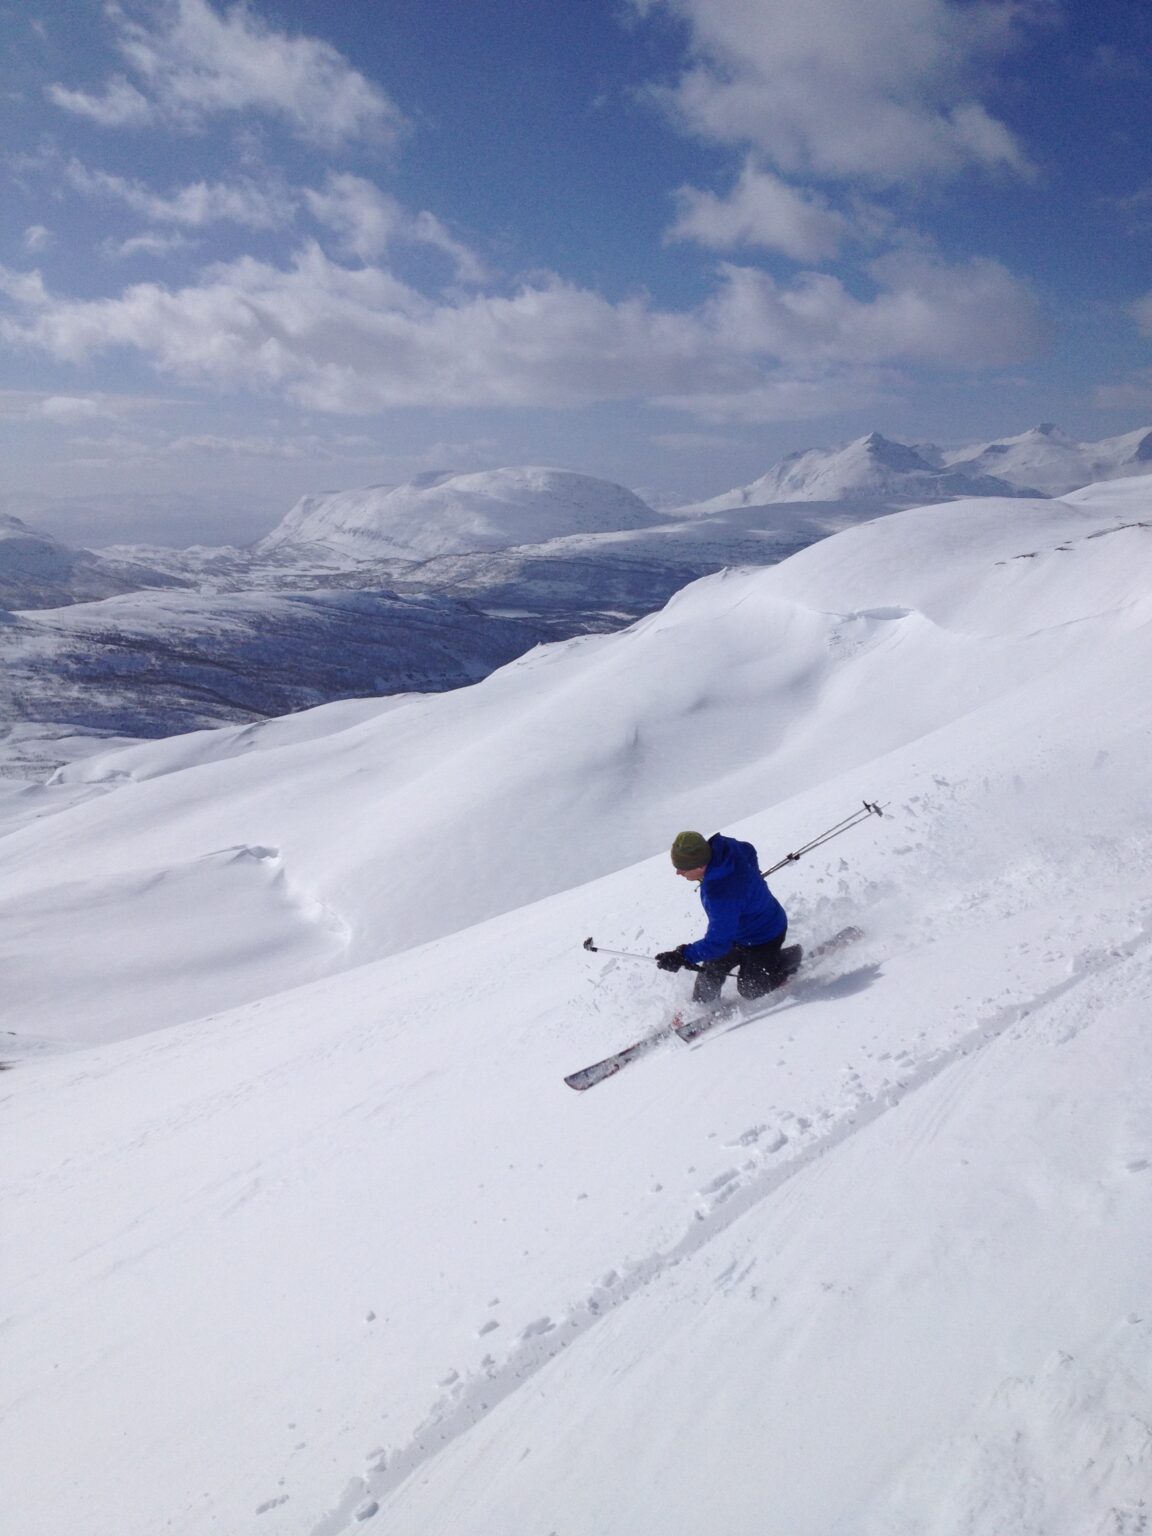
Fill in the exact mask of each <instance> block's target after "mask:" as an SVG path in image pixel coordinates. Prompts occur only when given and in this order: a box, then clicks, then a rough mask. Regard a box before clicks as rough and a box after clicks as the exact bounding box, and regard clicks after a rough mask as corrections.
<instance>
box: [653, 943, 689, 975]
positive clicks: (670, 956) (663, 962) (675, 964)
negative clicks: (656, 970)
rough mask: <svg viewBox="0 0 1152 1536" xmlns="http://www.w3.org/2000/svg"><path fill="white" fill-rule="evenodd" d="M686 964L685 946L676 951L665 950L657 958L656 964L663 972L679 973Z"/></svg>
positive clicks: (680, 946)
mask: <svg viewBox="0 0 1152 1536" xmlns="http://www.w3.org/2000/svg"><path fill="white" fill-rule="evenodd" d="M684 963H685V961H684V946H683V944H681V945H679V946H678V947H677V948H676V949H665V950H663V951H662V952H661V953H660V954H658V955H657V956H656V964H657V965H658V966H659V967H660V969H661V970H662V971H678V970H679V969H680V967H681V966H682V965H683V964H684Z"/></svg>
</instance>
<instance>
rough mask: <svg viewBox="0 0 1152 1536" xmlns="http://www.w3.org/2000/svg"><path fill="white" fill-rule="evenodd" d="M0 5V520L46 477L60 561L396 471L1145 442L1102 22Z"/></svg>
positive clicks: (1115, 41) (685, 490) (1150, 195)
mask: <svg viewBox="0 0 1152 1536" xmlns="http://www.w3.org/2000/svg"><path fill="white" fill-rule="evenodd" d="M0 21H2V22H3V38H4V41H3V43H2V44H0V49H2V54H0V56H2V57H3V60H4V88H3V92H2V99H0V105H2V108H3V113H4V124H3V127H4V136H3V143H4V146H5V148H4V151H3V157H2V174H3V178H4V203H5V209H6V217H5V219H4V220H3V223H2V225H0V366H2V368H3V376H2V378H0V433H2V434H3V442H4V461H5V463H6V465H7V473H6V476H5V482H4V483H3V485H0V494H4V495H6V496H7V500H0V507H7V508H8V509H9V510H20V509H21V508H25V509H26V510H27V515H28V516H29V518H30V520H32V521H35V515H34V509H35V507H36V505H37V503H36V500H35V498H36V497H37V496H42V497H48V498H64V497H72V498H77V497H84V498H87V502H88V508H89V510H88V511H87V512H86V514H85V515H86V516H87V517H88V518H89V520H90V540H89V541H90V542H93V543H98V542H100V541H101V538H103V537H105V536H107V537H116V538H121V537H124V536H125V535H126V533H127V532H128V531H129V530H128V528H127V527H126V526H125V525H126V524H127V523H129V522H130V521H133V520H134V523H135V526H136V527H137V528H138V531H139V532H140V535H141V536H142V537H159V538H163V539H164V541H165V542H173V543H184V542H190V541H191V540H192V539H199V538H209V539H212V538H220V537H224V536H226V535H228V534H232V535H233V536H234V537H236V538H238V539H241V538H246V537H251V536H254V534H256V533H257V532H259V531H261V530H262V529H263V528H264V527H266V526H269V525H270V524H271V523H272V522H273V521H275V520H276V519H277V518H278V517H279V516H280V515H281V514H282V513H283V512H284V511H285V510H287V507H288V505H290V504H291V502H292V501H293V500H295V499H296V497H297V496H298V495H300V494H305V493H312V492H316V491H323V490H329V489H340V488H344V487H347V486H353V485H363V484H368V483H375V482H389V481H397V480H403V479H406V478H408V477H409V476H410V475H412V474H415V473H420V472H422V471H425V470H428V469H433V468H436V469H476V468H485V467H489V466H493V465H497V464H508V463H540V462H546V463H555V464H565V465H568V466H570V467H572V468H576V469H580V470H584V471H586V472H588V473H591V474H598V475H603V476H605V477H607V478H610V479H613V480H618V481H621V482H622V483H624V484H628V485H631V486H634V487H637V488H640V489H641V490H642V491H651V492H653V493H660V494H662V495H668V496H673V497H675V496H679V497H682V498H684V499H687V498H689V497H702V496H706V495H711V494H714V493H717V492H719V491H721V490H725V489H728V488H730V487H731V486H734V485H737V484H741V483H744V482H746V481H748V480H750V479H752V478H754V477H755V476H756V475H758V474H760V473H762V472H763V471H764V470H765V469H766V468H767V467H768V465H769V464H770V463H771V462H772V461H773V460H775V459H776V458H778V457H780V456H781V455H782V454H783V453H786V452H788V451H791V450H793V449H797V448H803V447H807V446H810V445H813V444H817V443H828V444H831V443H837V442H841V441H845V440H847V439H849V438H851V437H854V436H857V435H859V434H861V433H863V432H867V431H870V430H872V429H878V430H880V431H883V432H885V433H887V434H888V435H891V436H895V437H900V438H903V439H905V440H916V439H923V438H928V439H932V440H934V441H938V442H942V443H953V444H954V443H960V442H969V441H977V440H982V439H986V438H992V437H996V436H1002V435H1006V434H1010V433H1015V432H1020V431H1022V430H1024V429H1025V428H1027V427H1028V426H1030V425H1033V424H1034V423H1036V422H1038V421H1041V420H1054V421H1056V422H1057V423H1059V424H1060V425H1061V426H1062V427H1064V428H1065V430H1067V431H1069V432H1071V433H1072V434H1073V435H1076V436H1079V437H1083V438H1096V437H1103V436H1109V435H1112V434H1114V433H1119V432H1123V431H1127V430H1130V429H1133V428H1136V427H1139V426H1144V425H1147V424H1148V423H1149V422H1152V357H1150V347H1149V341H1150V338H1152V263H1150V261H1149V234H1150V232H1152V7H1149V6H1148V5H1147V4H1146V3H1145V0H995V3H993V0H805V4H803V5H798V4H796V3H795V0H546V3H544V0H372V3H370V0H342V3H341V4H339V5H332V4H331V3H330V0H252V3H250V4H246V5H235V4H221V3H217V0H120V3H101V0H54V3H53V4H51V5H47V4H44V5H40V4H37V3H35V0H33V3H31V4H29V3H28V0H23V3H21V4H19V5H17V4H14V3H10V0H0ZM113 505H115V506H116V507H118V508H119V512H118V513H117V515H116V516H112V515H111V513H110V512H108V510H107V509H108V508H109V507H111V506H113ZM69 531H70V532H72V533H75V532H76V529H75V528H71V529H70V530H69Z"/></svg>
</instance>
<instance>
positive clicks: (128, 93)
mask: <svg viewBox="0 0 1152 1536" xmlns="http://www.w3.org/2000/svg"><path fill="white" fill-rule="evenodd" d="M47 93H48V98H49V100H50V101H53V102H55V104H56V105H57V106H58V107H62V108H63V109H64V111H65V112H73V113H75V114H76V115H77V116H78V117H87V118H90V119H91V120H92V122H94V123H98V124H99V125H100V126H101V127H102V128H128V127H139V126H140V125H141V124H142V123H148V122H151V121H152V118H153V116H154V115H155V114H154V110H153V107H152V104H151V103H150V102H149V101H148V99H147V98H146V97H145V96H142V95H141V93H140V92H139V91H138V90H137V89H136V87H135V86H134V85H132V84H131V82H130V81H128V80H125V78H124V76H123V75H114V76H113V77H112V79H111V80H109V82H108V84H107V85H106V86H105V87H104V92H103V94H102V95H100V96H92V95H90V94H89V93H88V92H87V91H72V90H69V89H68V87H67V86H64V85H50V86H48V88H47Z"/></svg>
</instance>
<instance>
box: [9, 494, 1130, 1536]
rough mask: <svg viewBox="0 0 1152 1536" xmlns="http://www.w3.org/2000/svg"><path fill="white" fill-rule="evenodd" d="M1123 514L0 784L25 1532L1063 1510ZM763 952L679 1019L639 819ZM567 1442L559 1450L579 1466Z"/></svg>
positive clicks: (1050, 1515)
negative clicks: (698, 842)
mask: <svg viewBox="0 0 1152 1536" xmlns="http://www.w3.org/2000/svg"><path fill="white" fill-rule="evenodd" d="M1150 486H1152V482H1148V481H1143V482H1141V481H1134V482H1115V483H1113V484H1112V485H1110V486H1108V487H1106V488H1105V490H1104V491H1103V492H1101V493H1097V494H1092V493H1080V494H1079V495H1078V496H1077V497H1076V498H1075V499H1073V500H1069V501H1063V500H1020V499H1017V500H1013V501H1010V502H1005V501H1000V502H997V501H972V502H962V503H959V504H956V505H951V504H948V505H941V506H934V507H931V508H926V509H918V510H913V511H909V512H903V513H897V514H895V515H893V516H891V517H887V518H882V519H878V520H875V521H872V522H869V523H867V524H865V525H861V526H859V527H854V528H851V529H848V530H847V531H845V532H842V533H840V534H838V535H836V536H834V537H831V538H828V539H826V540H824V541H822V542H820V543H818V544H815V545H812V546H811V547H809V548H807V549H805V550H804V551H802V552H801V553H799V554H797V555H794V556H793V557H792V558H790V559H788V560H786V561H784V562H783V563H782V564H779V565H776V566H774V567H772V568H769V569H763V570H749V571H743V572H739V573H731V574H727V575H724V576H716V577H712V578H709V579H707V580H705V581H703V582H700V583H697V584H696V585H694V586H692V587H690V588H688V589H687V590H686V591H684V592H683V593H681V594H680V595H679V596H678V597H677V598H676V599H675V600H674V601H673V602H672V603H671V604H669V605H668V607H667V608H666V609H664V610H663V611H661V612H659V613H657V614H653V615H651V616H650V617H648V618H646V619H644V620H642V621H641V622H639V623H638V624H636V625H634V626H632V627H631V628H630V629H628V630H626V631H624V632H622V633H620V634H614V635H604V636H590V637H583V638H579V639H574V640H571V641H568V642H566V643H564V644H561V645H556V646H552V647H548V648H546V649H543V650H540V651H536V652H534V653H533V654H531V655H530V656H526V657H523V658H521V659H520V660H518V661H516V662H514V663H512V664H511V665H509V666H507V667H505V668H503V669H501V670H499V671H497V672H495V673H493V674H492V675H491V676H490V677H488V678H487V679H486V680H485V681H483V682H481V683H479V684H477V685H475V686H473V687H468V688H463V689H458V690H456V691H454V692H450V693H446V694H442V695H439V696H435V697H424V698H409V699H403V700H392V701H362V702H357V703H348V704H333V705H328V706H326V707H324V708H322V709H319V710H315V711H309V712H306V713H303V714H300V715H297V716H295V717H293V718H292V719H290V720H285V721H276V722H269V723H268V724H266V725H261V726H256V727H247V728H243V729H230V730H226V731H221V732H216V731H213V732H205V733H202V734H200V735H194V736H189V737H184V738H174V739H171V740H169V741H163V742H154V743H147V744H144V745H140V746H137V747H134V748H131V749H129V750H127V751H123V752H118V753H109V754H107V755H106V756H104V757H103V758H102V759H93V760H91V761H90V762H89V763H88V764H87V765H86V766H84V767H77V768H74V769H72V770H69V771H68V772H66V773H64V774H62V775H61V776H60V779H59V780H58V782H56V783H54V784H52V785H49V786H46V787H44V786H40V787H33V786H26V787H25V788H24V789H22V790H15V789H13V790H12V791H11V792H10V793H8V794H7V795H6V797H5V798H4V799H3V800H2V801H0V811H2V812H3V816H4V832H5V835H4V836H3V837H0V961H2V963H3V966H4V974H5V1000H6V1009H5V1014H6V1017H5V1029H6V1030H7V1031H8V1032H9V1033H8V1035H7V1041H8V1050H7V1052H6V1054H7V1055H8V1056H9V1057H10V1058H12V1059H13V1060H14V1061H15V1062H16V1063H17V1065H16V1068H15V1070H13V1071H11V1072H9V1073H7V1074H6V1075H5V1076H4V1078H3V1081H4V1087H5V1095H6V1104H5V1123H6V1127H7V1140H6V1147H5V1156H4V1158H3V1160H2V1163H0V1181H2V1192H0V1198H2V1199H3V1203H4V1211H5V1227H6V1241H5V1244H4V1245H3V1257H2V1260H0V1262H2V1263H3V1266H4V1280H3V1284H4V1292H5V1312H6V1343H5V1407H4V1411H3V1413H2V1414H0V1442H2V1446H0V1454H2V1455H3V1459H4V1464H5V1466H6V1468H7V1469H8V1472H7V1478H6V1483H7V1487H6V1494H5V1502H6V1510H7V1514H8V1518H9V1521H10V1523H11V1524H12V1528H13V1529H14V1530H18V1531H21V1532H23V1531H28V1532H38V1531H41V1530H48V1529H53V1530H62V1531H70V1532H71V1531H75V1532H81V1531H82V1532H83V1533H84V1536H154V1533H155V1532H156V1531H159V1530H165V1531H169V1532H171V1533H173V1536H203V1532H205V1531H206V1530H209V1529H216V1530H221V1531H225V1532H228V1533H229V1536H232V1533H246V1532H253V1533H254V1536H255V1533H267V1536H345V1533H351V1532H353V1531H357V1532H358V1531H362V1530H363V1531H373V1530H380V1531H388V1532H390V1533H395V1536H444V1533H445V1532H452V1533H454V1536H455V1533H460V1536H508V1533H510V1532H514V1533H517V1536H521V1533H529V1532H541V1533H546V1532H549V1531H563V1532H564V1533H565V1536H605V1533H608V1532H612V1533H616V1532H642V1531H660V1532H661V1533H667V1536H700V1533H701V1532H709V1533H713V1532H715V1533H717V1536H764V1533H765V1532H766V1531H772V1532H776V1531H779V1532H780V1533H782V1536H784V1533H786V1536H833V1533H837V1536H839V1533H844V1536H848V1533H851V1536H913V1533H915V1536H954V1533H955V1532H957V1531H969V1532H972V1533H977V1532H978V1533H980V1536H984V1533H991V1532H1000V1531H1004V1532H1009V1531H1010V1532H1011V1533H1012V1536H1085V1533H1087V1532H1093V1533H1096V1532H1099V1533H1103V1532H1104V1531H1111V1532H1124V1533H1127V1536H1134V1533H1136V1532H1138V1531H1139V1530H1140V1528H1141V1523H1142V1521H1143V1519H1144V1510H1145V1509H1146V1505H1147V1495H1148V1467H1149V1464H1150V1459H1152V1432H1150V1430H1149V1427H1148V1425H1149V1413H1148V1381H1149V1379H1152V1316H1150V1314H1149V1309H1148V1305H1147V1300H1148V1277H1147V1255H1148V1252H1149V1248H1150V1245H1152V1175H1150V1172H1149V1170H1150V1169H1152V1130H1150V1126H1149V1118H1148V1115H1147V1102H1146V1100H1147V1082H1148V1080H1149V1073H1150V1070H1152V1041H1150V1037H1149V1032H1148V1029H1147V1019H1148V1010H1149V1005H1150V1002H1152V901H1150V897H1149V890H1148V882H1147V870H1148V867H1149V860H1150V858H1152V814H1150V811H1149V804H1148V797H1147V748H1148V739H1149V734H1150V732H1152V698H1150V697H1149V696H1148V690H1146V689H1145V690H1140V689H1134V688H1133V681H1132V680H1133V678H1138V677H1141V676H1145V675H1147V674H1148V671H1149V667H1150V664H1152V599H1150V597H1149V584H1148V580H1147V573H1148V569H1149V558H1150V557H1149V540H1150V539H1152V515H1150V514H1152V506H1150V499H1149V487H1150ZM865 796H867V797H868V798H869V799H877V798H878V799H881V800H882V801H883V802H884V816H883V818H882V819H876V818H871V819H870V820H869V821H868V822H867V823H865V825H864V827H862V828H860V829H857V830H855V831H853V832H851V833H849V834H847V835H845V836H844V837H843V838H842V839H839V840H837V841H834V842H832V843H830V844H828V845H826V846H825V847H823V848H821V849H820V850H818V851H817V852H816V853H814V854H813V855H811V856H809V857H808V858H806V859H803V860H801V861H799V862H798V863H796V864H793V865H790V866H789V867H788V868H786V869H785V870H783V871H781V873H780V875H779V876H777V877H775V878H774V881H773V884H774V887H775V888H776V890H777V891H778V893H779V894H780V896H781V897H782V899H783V900H784V901H785V903H786V905H787V906H788V909H789V912H790V917H791V930H792V935H793V937H794V938H795V939H797V940H799V941H801V942H804V943H806V944H811V943H812V942H813V941H815V940H817V939H819V938H820V937H821V936H822V935H824V934H827V933H828V932H830V931H832V930H834V929H836V928H838V927H840V926H842V925H843V924H844V923H845V922H850V921H854V922H858V923H859V924H860V925H861V926H862V927H863V928H864V929H865V931H866V932H865V938H864V939H863V940H862V941H861V942H860V943H859V944H858V945H857V946H856V947H855V948H854V949H853V950H851V951H846V952H844V953H843V954H842V955H841V956H840V957H839V958H838V959H837V960H836V961H835V962H831V963H828V964H825V965H824V966H822V967H816V968H814V969H813V970H811V971H810V972H809V973H808V974H807V975H804V974H802V975H801V977H800V978H799V979H798V980H797V982H795V983H794V984H793V988H792V989H791V990H790V991H789V992H788V993H787V994H784V995H782V997H781V998H780V999H779V1000H777V1003H776V1006H775V1009H774V1011H770V1012H768V1013H765V1014H764V1015H763V1016H761V1017H759V1018H755V1019H752V1020H750V1021H747V1022H745V1023H743V1024H741V1025H739V1026H738V1027H735V1028H730V1029H728V1030H727V1031H724V1032H720V1033H714V1034H712V1035H709V1036H707V1037H706V1038H705V1039H704V1040H703V1041H702V1042H701V1043H700V1044H698V1045H697V1047H695V1048H693V1049H689V1048H684V1047H682V1046H680V1045H679V1043H678V1042H676V1041H673V1042H671V1044H669V1045H667V1046H665V1047H663V1048H661V1049H660V1050H658V1051H655V1052H653V1053H652V1054H651V1055H649V1056H647V1057H645V1058H644V1059H643V1060H642V1061H641V1062H639V1063H637V1064H636V1065H635V1066H634V1067H631V1068H629V1069H628V1071H627V1072H625V1073H623V1074H621V1075H620V1076H619V1077H617V1078H614V1079H612V1080H611V1081H610V1082H608V1083H606V1084H604V1085H602V1086H601V1087H599V1088H596V1089H594V1090H593V1091H592V1092H590V1093H588V1094H585V1095H577V1094H573V1093H572V1092H570V1090H569V1089H568V1088H566V1087H565V1086H564V1085H563V1082H562V1077H563V1075H564V1074H565V1073H566V1072H569V1071H571V1070H572V1069H573V1068H574V1067H577V1066H580V1065H582V1064H584V1063H585V1062H588V1061H591V1060H594V1059H595V1058H597V1057H598V1056H601V1055H604V1054H605V1053H606V1052H607V1051H609V1050H611V1049H614V1048H616V1047H618V1046H620V1045H622V1044H624V1043H625V1042H627V1041H629V1040H632V1039H635V1038H637V1037H638V1036H640V1035H642V1034H644V1033H645V1032H646V1031H648V1030H652V1029H656V1028H657V1027H659V1026H660V1025H661V1024H662V1023H663V1022H664V1021H666V1020H667V1018H668V1017H669V1014H670V1012H671V1010H672V1009H673V1008H674V1007H675V1006H677V1005H678V1004H680V1003H682V1001H683V998H684V996H685V991H686V981H685V978H683V977H682V976H676V977H671V976H666V975H663V974H662V973H659V972H657V971H656V970H655V968H654V967H652V966H651V965H650V964H648V963H640V962H637V961H628V960H620V959H613V958H610V957H607V956H604V955H599V956H597V955H591V954H589V953H588V952H587V951H586V950H585V949H584V948H583V945H582V941H583V939H584V937H585V935H587V934H588V933H593V934H594V935H595V936H596V938H597V940H598V942H599V943H601V944H603V945H606V946H610V947H612V948H617V949H621V950H628V951H632V952H634V953H637V954H648V955H650V954H651V953H652V952H654V951H655V950H657V949H660V948H663V947H666V946H667V945H669V944H671V943H676V942H678V941H680V940H682V939H685V938H688V937H690V936H692V935H693V934H695V933H696V932H698V931H699V929H700V927H701V919H700V914H699V910H698V906H697V903H696V898H695V895H694V893H693V892H691V891H690V890H689V889H688V888H687V887H686V886H685V884H684V883H683V882H682V881H678V880H676V879H675V878H674V876H673V875H672V873H671V870H670V867H669V864H668V858H667V853H666V849H667V845H668V842H669V840H670V838H671V835H672V834H673V833H674V832H675V831H676V830H678V829H679V828H680V827H682V826H685V825H696V826H702V827H703V828H704V830H706V831H711V830H713V829H714V828H715V827H723V828H724V829H725V830H728V831H732V832H735V833H737V834H739V835H742V836H746V837H749V838H751V839H752V840H753V841H754V842H755V843H756V844H757V846H758V848H759V850H760V853H761V858H762V860H763V861H764V862H767V861H768V860H769V859H771V860H775V859H778V858H780V857H782V856H783V855H784V854H785V853H786V852H787V851H788V850H790V849H795V848H796V847H798V846H799V845H800V844H801V843H802V842H804V841H806V840H808V839H809V838H811V837H813V836H814V835H815V834H817V833H818V832H820V831H821V830H823V829H824V828H827V827H829V826H831V825H832V824H833V823H835V822H837V821H839V820H840V819H842V818H843V817H844V816H845V815H846V814H848V813H850V812H851V811H852V810H853V809H854V808H855V807H856V806H858V805H859V803H860V800H861V799H862V798H863V797H865ZM589 1468H594V1469H595V1475H594V1476H590V1475H589Z"/></svg>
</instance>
